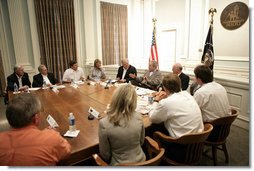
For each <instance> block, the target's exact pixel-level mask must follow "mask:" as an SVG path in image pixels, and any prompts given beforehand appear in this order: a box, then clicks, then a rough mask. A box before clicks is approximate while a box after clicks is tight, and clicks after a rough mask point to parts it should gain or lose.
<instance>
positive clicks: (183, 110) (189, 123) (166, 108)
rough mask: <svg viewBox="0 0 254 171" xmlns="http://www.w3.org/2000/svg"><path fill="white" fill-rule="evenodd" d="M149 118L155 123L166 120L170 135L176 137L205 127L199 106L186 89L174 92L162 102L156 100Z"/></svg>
mask: <svg viewBox="0 0 254 171" xmlns="http://www.w3.org/2000/svg"><path fill="white" fill-rule="evenodd" d="M149 118H150V120H151V121H152V122H153V123H161V122H164V126H165V128H166V129H167V130H168V132H169V135H170V136H172V137H174V138H178V137H181V136H183V135H185V134H189V133H197V132H202V131H203V129H204V125H203V121H202V115H201V111H200V109H199V106H198V105H197V103H196V101H195V99H194V98H193V97H192V96H191V95H190V94H189V93H188V92H186V91H181V92H178V93H174V94H172V95H169V96H168V97H167V98H165V99H162V100H161V101H160V102H154V103H153V104H152V110H151V111H150V112H149Z"/></svg>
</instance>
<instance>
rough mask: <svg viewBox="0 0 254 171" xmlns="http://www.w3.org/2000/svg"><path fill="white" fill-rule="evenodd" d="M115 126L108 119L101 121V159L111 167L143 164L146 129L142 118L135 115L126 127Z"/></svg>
mask: <svg viewBox="0 0 254 171" xmlns="http://www.w3.org/2000/svg"><path fill="white" fill-rule="evenodd" d="M120 125H122V126H114V124H112V123H110V122H109V120H108V117H107V116H106V117H104V118H102V119H101V120H100V121H99V149H100V155H101V157H102V158H103V159H104V160H105V161H107V162H109V163H110V164H111V165H114V164H118V163H129V162H141V161H145V159H146V157H145V154H144V152H143V150H142V147H141V146H142V144H143V143H144V138H145V128H144V125H143V120H142V116H141V115H140V114H137V113H134V114H133V116H132V117H131V119H130V120H129V121H128V123H127V124H126V125H124V124H123V122H121V121H120Z"/></svg>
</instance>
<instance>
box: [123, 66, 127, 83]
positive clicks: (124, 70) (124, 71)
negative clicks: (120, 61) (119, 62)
mask: <svg viewBox="0 0 254 171" xmlns="http://www.w3.org/2000/svg"><path fill="white" fill-rule="evenodd" d="M126 72H127V69H125V68H123V75H122V80H123V79H124V77H125V74H126Z"/></svg>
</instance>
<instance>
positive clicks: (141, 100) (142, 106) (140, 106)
mask: <svg viewBox="0 0 254 171" xmlns="http://www.w3.org/2000/svg"><path fill="white" fill-rule="evenodd" d="M151 109H152V105H151V104H150V103H149V102H148V96H143V97H138V100H137V108H136V112H138V113H141V114H143V115H144V114H148V113H149V112H150V110H151Z"/></svg>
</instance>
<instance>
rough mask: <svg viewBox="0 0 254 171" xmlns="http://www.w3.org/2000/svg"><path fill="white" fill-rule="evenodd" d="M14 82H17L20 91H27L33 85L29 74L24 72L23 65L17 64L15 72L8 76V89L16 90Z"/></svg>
mask: <svg viewBox="0 0 254 171" xmlns="http://www.w3.org/2000/svg"><path fill="white" fill-rule="evenodd" d="M14 83H16V84H17V86H18V88H19V90H20V91H26V90H28V88H29V87H31V82H30V80H29V76H28V74H27V73H26V72H24V67H23V66H22V65H15V66H14V73H13V74H11V75H9V76H8V77H7V91H9V90H10V91H14Z"/></svg>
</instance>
